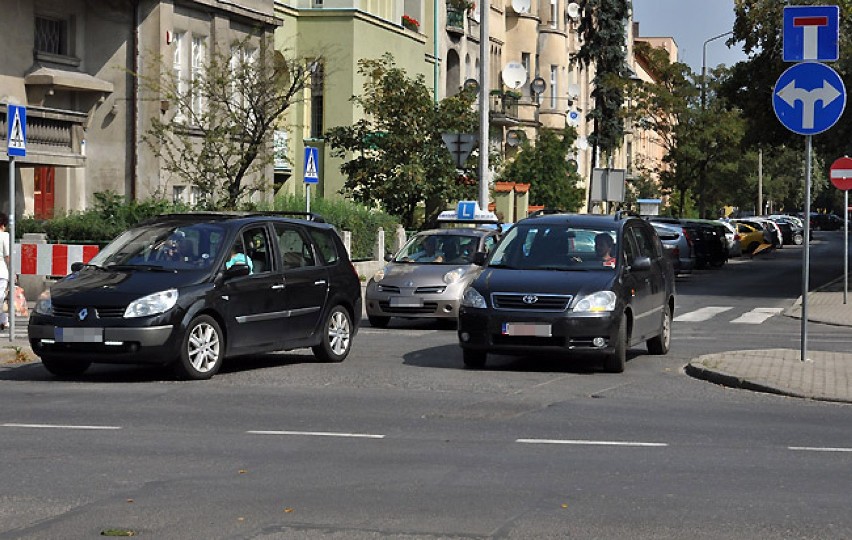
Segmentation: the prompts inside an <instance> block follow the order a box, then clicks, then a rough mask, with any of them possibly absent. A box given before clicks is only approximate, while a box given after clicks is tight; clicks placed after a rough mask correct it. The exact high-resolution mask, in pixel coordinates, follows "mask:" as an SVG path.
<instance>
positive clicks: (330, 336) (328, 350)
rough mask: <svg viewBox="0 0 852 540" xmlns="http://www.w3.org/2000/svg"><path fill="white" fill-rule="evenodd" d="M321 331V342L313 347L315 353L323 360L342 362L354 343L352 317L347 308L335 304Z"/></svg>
mask: <svg viewBox="0 0 852 540" xmlns="http://www.w3.org/2000/svg"><path fill="white" fill-rule="evenodd" d="M321 331H322V336H321V337H320V344H319V345H316V346H314V347H312V349H311V350H313V352H314V355H315V356H316V357H317V358H319V359H320V360H322V361H323V362H342V361H343V360H344V359H345V358H346V356H347V355H348V354H349V349H350V347H351V345H352V319H351V317H350V316H349V312H348V311H347V310H346V308H344V307H343V306H341V305H337V306H334V307H333V308H332V309H331V311H329V314H328V316H327V317H326V319H325V323H324V324H323V326H322V330H321Z"/></svg>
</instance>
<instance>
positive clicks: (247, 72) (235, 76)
mask: <svg viewBox="0 0 852 540" xmlns="http://www.w3.org/2000/svg"><path fill="white" fill-rule="evenodd" d="M256 62H257V49H254V48H248V49H247V48H242V47H231V60H230V66H229V67H230V71H231V103H232V104H233V105H234V107H235V108H242V107H244V106H245V105H246V103H245V101H246V96H245V92H244V89H245V88H250V87H252V86H253V83H254V81H253V80H252V77H254V71H253V70H254V65H255V63H256Z"/></svg>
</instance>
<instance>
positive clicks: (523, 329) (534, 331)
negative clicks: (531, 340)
mask: <svg viewBox="0 0 852 540" xmlns="http://www.w3.org/2000/svg"><path fill="white" fill-rule="evenodd" d="M502 334H503V335H504V336H534V337H551V336H553V334H552V332H551V326H550V325H549V324H541V323H503V330H502Z"/></svg>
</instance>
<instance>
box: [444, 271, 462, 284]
mask: <svg viewBox="0 0 852 540" xmlns="http://www.w3.org/2000/svg"><path fill="white" fill-rule="evenodd" d="M463 275H464V268H456V269H454V270H450V271H449V272H447V273H446V274H444V283H446V284H447V285H452V284H453V283H455V282H456V281H458V280H460V279H461V278H462V276H463Z"/></svg>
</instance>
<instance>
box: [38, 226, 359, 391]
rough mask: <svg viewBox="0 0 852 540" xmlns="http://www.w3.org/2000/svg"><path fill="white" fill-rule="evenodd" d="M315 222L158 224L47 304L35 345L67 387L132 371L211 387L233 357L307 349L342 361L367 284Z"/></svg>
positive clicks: (133, 233)
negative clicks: (68, 379)
mask: <svg viewBox="0 0 852 540" xmlns="http://www.w3.org/2000/svg"><path fill="white" fill-rule="evenodd" d="M306 217H310V218H311V219H310V220H308V219H292V218H287V217H283V216H281V215H272V214H268V213H237V212H233V213H219V212H205V213H190V214H169V215H163V216H159V217H157V218H153V219H151V220H148V221H146V222H144V223H142V224H140V225H138V226H136V227H134V228H132V229H130V230H128V231H125V232H124V233H122V234H121V235H120V236H119V237H118V238H116V239H115V240H113V241H112V242H111V243H110V244H109V245H107V246H106V247H105V248H104V249H103V250H101V251H100V253H98V254H97V255H96V256H95V257H94V258H93V259H92V260H91V261H89V263H88V264H85V265H84V264H82V263H75V264H74V265H73V266H72V269H73V272H72V273H71V274H70V275H68V276H66V277H65V278H64V279H62V280H60V281H59V282H57V283H55V284H54V285H53V286H52V287H51V288H50V289H49V291H47V292H46V293H45V294H43V295H41V296H40V297H39V299H38V301H37V303H36V307H35V310H34V313H32V314H31V315H30V320H29V327H28V333H29V342H30V346H31V347H32V350H33V351H34V352H35V354H37V355H38V356H40V357H41V361H42V364H43V365H44V367H45V368H46V369H47V370H48V371H50V372H51V373H53V374H54V375H60V376H71V375H79V374H81V373H83V372H84V371H86V369H88V368H89V366H90V365H91V364H92V363H110V364H125V363H127V364H159V365H170V366H173V368H174V369H175V371H176V373H177V374H178V375H179V376H181V377H183V378H187V379H209V378H210V377H212V376H213V375H214V374H216V372H217V371H219V368H220V367H221V365H222V362H223V360H224V359H225V358H226V357H232V356H239V355H245V354H255V353H263V352H270V351H277V350H289V349H295V348H302V347H310V348H311V349H312V350H313V353H314V355H315V356H316V357H317V358H319V359H320V360H322V361H326V362H341V361H343V359H344V358H346V356H347V355H348V354H349V351H350V349H351V347H352V340H353V338H354V337H355V335H356V333H357V331H358V325H359V323H360V320H361V310H362V304H361V283H360V280H359V278H358V274H357V272H356V271H355V268H354V267H353V265H352V263H351V262H350V260H349V257H348V255H347V252H346V248H345V246H344V245H343V242H342V241H341V239H340V237H339V235H338V233H337V232H336V231H335V230H334V228H333V227H332V226H331V225H329V224H326V223H324V222H322V220H321V218H319V217H318V216H316V215H310V216H306Z"/></svg>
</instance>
